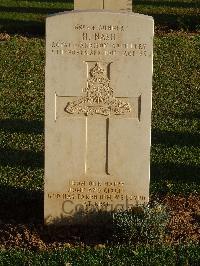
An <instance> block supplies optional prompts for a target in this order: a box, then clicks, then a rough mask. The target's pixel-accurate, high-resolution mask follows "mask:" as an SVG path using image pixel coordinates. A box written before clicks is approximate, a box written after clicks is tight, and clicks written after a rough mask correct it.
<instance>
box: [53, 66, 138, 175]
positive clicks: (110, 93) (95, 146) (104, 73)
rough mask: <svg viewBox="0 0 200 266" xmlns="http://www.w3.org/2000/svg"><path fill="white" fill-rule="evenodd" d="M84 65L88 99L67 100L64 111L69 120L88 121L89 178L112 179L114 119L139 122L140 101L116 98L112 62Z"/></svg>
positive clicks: (72, 98) (86, 163)
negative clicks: (111, 148) (110, 143)
mask: <svg viewBox="0 0 200 266" xmlns="http://www.w3.org/2000/svg"><path fill="white" fill-rule="evenodd" d="M84 63H85V65H86V66H87V86H86V88H84V89H83V93H84V95H82V96H80V97H67V98H68V101H66V100H65V105H63V109H64V113H65V114H66V115H67V116H68V117H71V116H76V117H77V116H78V117H83V118H85V121H86V123H85V125H86V126H85V136H86V140H85V175H89V174H90V175H101V176H102V175H109V174H111V173H110V172H109V161H108V157H109V124H110V119H116V118H137V119H139V113H140V112H139V108H140V97H129V98H128V97H115V94H114V90H113V89H112V88H111V86H110V68H111V65H112V62H108V63H106V62H96V61H87V62H84ZM58 97H59V96H58ZM61 97H62V98H65V99H66V97H65V96H61ZM63 109H62V110H63ZM62 112H63V111H62Z"/></svg>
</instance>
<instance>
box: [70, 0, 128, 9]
mask: <svg viewBox="0 0 200 266" xmlns="http://www.w3.org/2000/svg"><path fill="white" fill-rule="evenodd" d="M74 9H77V10H81V9H83V10H85V9H106V10H112V11H132V0H74Z"/></svg>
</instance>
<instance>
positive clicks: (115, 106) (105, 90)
mask: <svg viewBox="0 0 200 266" xmlns="http://www.w3.org/2000/svg"><path fill="white" fill-rule="evenodd" d="M88 74H89V77H88V80H87V87H86V88H85V89H84V90H83V92H84V93H85V95H84V96H82V97H80V98H78V99H77V100H75V101H71V102H68V103H67V105H66V107H65V112H67V113H69V114H84V115H86V116H89V115H95V114H98V115H104V116H110V115H124V114H127V113H130V112H131V105H130V104H129V103H128V102H125V101H123V100H119V99H117V98H115V97H114V92H113V89H112V88H111V87H110V79H109V77H108V71H107V72H106V70H105V69H104V68H103V67H101V65H100V64H99V63H96V64H95V66H94V67H92V68H91V69H90V70H89V73H88Z"/></svg>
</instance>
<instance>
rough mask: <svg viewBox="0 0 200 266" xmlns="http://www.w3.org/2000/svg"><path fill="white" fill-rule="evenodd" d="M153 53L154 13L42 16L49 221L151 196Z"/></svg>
mask: <svg viewBox="0 0 200 266" xmlns="http://www.w3.org/2000/svg"><path fill="white" fill-rule="evenodd" d="M95 2H96V1H95ZM152 57H153V19H152V18H151V17H148V16H144V15H139V14H133V13H131V12H129V13H114V12H109V11H101V12H97V11H81V12H79V11H73V12H66V13H62V14H59V15H54V16H50V17H48V18H47V22H46V100H45V101H46V110H45V114H46V118H45V206H44V211H45V219H46V223H49V222H52V221H55V220H54V219H59V218H61V217H63V216H66V217H69V216H73V215H75V214H76V213H77V212H78V211H79V210H80V208H82V209H84V210H88V209H91V208H95V209H106V210H108V211H109V210H116V209H119V208H123V209H127V208H130V207H131V206H133V205H135V204H137V203H144V202H147V201H148V198H149V166H150V128H151V87H152Z"/></svg>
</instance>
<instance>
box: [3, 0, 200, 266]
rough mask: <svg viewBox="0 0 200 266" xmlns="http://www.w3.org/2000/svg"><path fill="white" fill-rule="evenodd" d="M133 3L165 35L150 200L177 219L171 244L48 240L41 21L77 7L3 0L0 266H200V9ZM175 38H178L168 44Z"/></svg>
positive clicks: (157, 66) (156, 81) (157, 49)
mask: <svg viewBox="0 0 200 266" xmlns="http://www.w3.org/2000/svg"><path fill="white" fill-rule="evenodd" d="M134 2H135V4H134V10H135V11H137V12H139V13H145V14H150V15H153V16H154V18H155V20H156V27H157V29H158V33H159V34H158V35H156V37H155V41H154V78H153V114H152V151H151V198H152V199H155V198H157V199H159V200H160V201H161V202H162V203H163V204H166V206H167V207H168V209H169V212H170V213H171V215H172V218H173V219H172V220H171V225H170V226H169V230H171V231H169V238H170V240H168V241H166V242H165V243H164V244H163V245H160V246H159V245H158V246H151V245H145V246H144V245H139V244H137V243H136V244H134V247H133V246H129V247H126V246H125V245H117V244H116V245H114V246H110V245H107V244H105V243H106V241H104V242H103V245H102V246H101V245H100V246H95V247H94V246H89V247H88V246H84V247H82V246H81V245H82V244H83V243H81V242H84V240H85V239H86V238H87V237H88V235H86V236H83V237H82V235H81V236H80V234H77V233H76V232H75V233H74V237H75V238H74V239H72V240H73V241H71V239H68V238H67V239H66V240H63V239H62V241H60V240H56V239H55V238H54V235H53V233H52V235H51V239H50V240H49V236H47V235H48V233H47V234H45V230H47V229H46V228H44V226H43V225H42V223H43V175H44V60H45V41H44V35H43V33H44V17H45V16H46V14H47V13H55V12H57V11H63V10H66V9H72V8H73V4H72V3H71V2H70V1H64V0H60V1H55V0H54V1H53V0H49V1H42V0H40V1H39V0H32V1H31V0H29V1H20V0H18V1H14V0H1V2H0V11H1V12H0V73H1V79H0V99H1V100H0V265H64V263H67V262H68V263H69V265H70V263H72V264H71V265H153V266H154V265H199V264H200V250H199V247H198V245H195V244H190V242H191V241H194V240H195V241H196V242H197V240H198V241H199V240H200V239H199V236H198V232H199V231H198V230H199V227H200V214H199V209H200V82H199V81H200V78H199V77H200V60H199V54H200V35H199V34H198V33H197V31H198V30H199V24H200V23H199V21H198V16H199V8H200V2H199V1H189V0H188V1H186V0H185V1H178V0H176V1H175V0H171V1H167V0H165V1H158V0H155V1H144V0H141V1H134ZM170 30H171V31H174V30H175V32H174V33H170V34H166V32H168V31H170ZM180 30H187V31H188V33H193V34H186V32H183V31H182V33H181V34H180V32H178V31H180ZM1 32H2V33H1ZM160 32H162V34H160ZM195 32H196V33H195ZM5 33H6V34H5ZM11 33H12V34H11ZM16 33H17V34H16ZM194 33H195V34H194ZM56 234H59V233H57V232H56ZM61 238H62V236H61ZM50 242H51V248H50V250H49V243H50ZM68 242H69V243H71V242H73V245H72V246H71V247H68V245H71V244H69V243H68ZM180 242H183V243H182V244H180V245H177V244H178V243H180ZM54 243H56V244H55V248H56V250H54V248H53V250H52V247H54ZM74 243H75V244H74ZM66 246H67V247H66ZM22 248H23V249H24V250H22ZM59 248H61V249H59ZM38 250H40V251H38ZM35 251H37V252H35ZM133 262H134V263H135V264H132V263H133Z"/></svg>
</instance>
